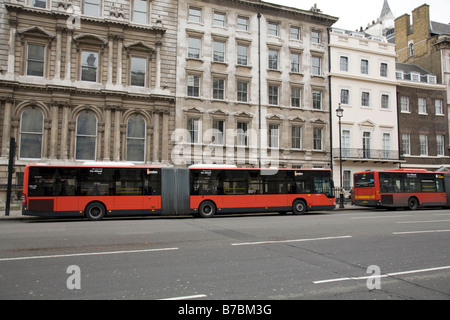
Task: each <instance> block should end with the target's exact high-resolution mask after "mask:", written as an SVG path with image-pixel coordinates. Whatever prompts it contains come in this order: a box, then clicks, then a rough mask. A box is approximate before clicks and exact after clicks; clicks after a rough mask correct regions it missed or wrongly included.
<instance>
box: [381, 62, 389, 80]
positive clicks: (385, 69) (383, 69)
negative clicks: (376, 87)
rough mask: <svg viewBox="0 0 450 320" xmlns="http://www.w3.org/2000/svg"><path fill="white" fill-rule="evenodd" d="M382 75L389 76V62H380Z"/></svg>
mask: <svg viewBox="0 0 450 320" xmlns="http://www.w3.org/2000/svg"><path fill="white" fill-rule="evenodd" d="M380 76H381V77H387V76H388V64H387V63H381V64H380Z"/></svg>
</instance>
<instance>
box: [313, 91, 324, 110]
mask: <svg viewBox="0 0 450 320" xmlns="http://www.w3.org/2000/svg"><path fill="white" fill-rule="evenodd" d="M312 96H313V109H314V110H322V91H317V90H313V92H312Z"/></svg>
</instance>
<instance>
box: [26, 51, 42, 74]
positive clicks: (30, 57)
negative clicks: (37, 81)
mask: <svg viewBox="0 0 450 320" xmlns="http://www.w3.org/2000/svg"><path fill="white" fill-rule="evenodd" d="M44 66H45V46H44V45H39V44H28V46H27V76H35V77H43V76H44Z"/></svg>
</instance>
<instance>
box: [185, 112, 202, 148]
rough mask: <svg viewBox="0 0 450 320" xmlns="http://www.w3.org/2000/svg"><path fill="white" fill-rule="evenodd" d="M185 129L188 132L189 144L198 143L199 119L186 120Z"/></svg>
mask: <svg viewBox="0 0 450 320" xmlns="http://www.w3.org/2000/svg"><path fill="white" fill-rule="evenodd" d="M187 129H188V132H189V139H188V141H189V142H190V143H199V142H200V139H199V137H200V136H199V133H200V120H199V119H193V118H188V122H187Z"/></svg>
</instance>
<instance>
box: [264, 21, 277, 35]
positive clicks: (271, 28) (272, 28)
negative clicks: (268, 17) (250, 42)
mask: <svg viewBox="0 0 450 320" xmlns="http://www.w3.org/2000/svg"><path fill="white" fill-rule="evenodd" d="M267 33H268V35H269V36H276V37H278V34H279V31H278V23H276V22H269V23H267Z"/></svg>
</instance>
